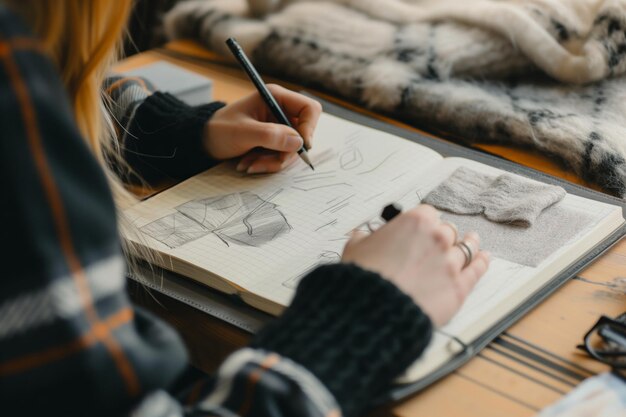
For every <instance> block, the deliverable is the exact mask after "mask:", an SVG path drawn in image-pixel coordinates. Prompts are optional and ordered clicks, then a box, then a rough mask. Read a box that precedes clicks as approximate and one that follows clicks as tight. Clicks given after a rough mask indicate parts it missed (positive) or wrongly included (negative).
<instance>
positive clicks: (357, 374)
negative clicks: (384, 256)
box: [252, 264, 432, 416]
mask: <svg viewBox="0 0 626 417" xmlns="http://www.w3.org/2000/svg"><path fill="white" fill-rule="evenodd" d="M431 335H432V324H431V321H430V319H429V318H428V316H426V314H424V313H423V312H422V310H421V309H420V308H419V307H418V306H417V305H416V304H415V303H414V302H413V301H412V299H411V298H410V297H409V296H407V295H406V294H405V293H403V292H402V291H401V290H399V289H398V288H397V287H396V286H394V285H393V284H391V283H390V282H388V281H387V280H384V279H382V278H381V277H380V276H379V275H378V274H375V273H373V272H368V271H365V270H363V269H361V268H359V267H358V266H355V265H345V264H340V265H332V266H323V267H320V268H318V269H317V270H315V271H314V272H313V273H311V274H310V275H308V276H307V277H306V278H304V279H303V281H302V282H301V283H300V285H299V287H298V291H297V293H296V295H295V298H294V299H293V302H292V304H291V306H290V307H289V308H288V309H287V310H286V311H285V312H284V314H283V315H282V316H281V317H280V318H279V319H277V320H276V321H274V322H273V323H271V324H270V325H268V326H267V327H266V328H265V329H264V330H263V331H262V332H261V333H260V334H259V335H258V336H257V337H256V339H255V340H254V342H253V344H252V346H253V347H256V348H260V349H263V350H267V351H272V352H276V353H278V354H280V355H283V356H286V357H288V358H290V359H291V360H293V361H294V362H296V363H298V364H300V365H302V366H304V367H305V368H307V369H308V370H310V371H311V372H312V373H313V374H314V375H315V376H316V377H317V378H318V379H319V380H320V381H321V382H322V383H323V384H324V385H325V386H326V387H327V388H328V390H329V391H330V392H331V393H332V394H333V396H334V397H335V399H336V400H337V403H338V404H339V406H340V407H341V409H342V412H343V414H344V415H345V416H354V415H357V414H358V413H359V412H361V411H363V409H364V408H365V407H367V405H368V403H369V402H370V400H371V399H372V398H373V397H375V396H377V395H380V394H381V393H383V392H384V390H385V389H387V388H388V387H389V385H390V383H391V382H392V380H393V379H394V378H395V377H396V376H398V375H399V374H400V373H401V372H402V371H404V370H405V369H406V368H407V367H408V366H409V365H410V364H411V363H412V362H413V361H414V360H415V359H417V358H418V357H419V356H420V355H421V353H422V352H423V351H424V349H425V348H426V346H427V345H428V343H429V342H430V338H431Z"/></svg>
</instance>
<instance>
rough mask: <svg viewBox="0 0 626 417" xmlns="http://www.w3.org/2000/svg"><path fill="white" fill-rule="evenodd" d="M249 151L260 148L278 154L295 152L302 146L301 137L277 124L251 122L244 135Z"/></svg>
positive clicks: (290, 129) (292, 130)
mask: <svg viewBox="0 0 626 417" xmlns="http://www.w3.org/2000/svg"><path fill="white" fill-rule="evenodd" d="M246 136H247V138H246V139H247V140H246V142H248V144H247V145H248V147H249V148H250V149H252V148H256V147H261V148H265V149H270V150H273V151H278V152H285V153H293V152H297V151H298V149H300V147H301V146H302V144H303V140H302V137H301V136H300V134H299V133H298V132H296V131H295V130H294V129H292V128H290V127H289V126H284V125H280V124H277V123H263V122H257V121H255V122H253V123H252V124H251V126H250V131H249V133H248V134H247V135H246Z"/></svg>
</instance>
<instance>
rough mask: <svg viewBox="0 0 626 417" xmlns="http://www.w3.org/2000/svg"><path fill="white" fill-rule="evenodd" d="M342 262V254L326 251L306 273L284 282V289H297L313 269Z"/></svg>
mask: <svg viewBox="0 0 626 417" xmlns="http://www.w3.org/2000/svg"><path fill="white" fill-rule="evenodd" d="M339 261H341V254H340V253H337V252H335V251H332V250H324V251H322V253H320V254H319V255H318V257H317V262H315V263H312V264H311V265H310V266H309V267H308V268H306V272H304V273H302V274H300V275H296V276H294V277H291V278H289V279H288V280H287V281H283V283H282V285H283V287H287V288H290V289H292V290H293V289H295V288H296V287H297V286H298V284H299V283H300V281H301V280H302V278H304V276H305V275H306V274H308V273H309V272H310V271H312V270H313V268H317V267H318V266H322V265H328V264H334V263H337V262H339Z"/></svg>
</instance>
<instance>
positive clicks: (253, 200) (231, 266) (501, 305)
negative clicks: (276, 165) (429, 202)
mask: <svg viewBox="0 0 626 417" xmlns="http://www.w3.org/2000/svg"><path fill="white" fill-rule="evenodd" d="M309 156H310V157H311V160H312V162H313V164H314V165H315V168H316V169H315V171H311V169H310V168H308V167H307V166H306V165H305V164H304V163H302V162H301V161H297V162H295V163H294V164H293V165H292V166H291V167H289V168H288V169H286V170H285V171H283V172H281V173H278V174H274V175H265V176H246V175H243V174H240V173H237V172H236V171H235V170H234V168H233V165H232V164H226V163H225V164H222V165H219V166H217V167H215V168H213V169H211V170H208V171H206V172H203V173H201V174H198V175H196V176H195V177H193V178H190V179H188V180H186V181H184V182H183V183H181V184H179V185H177V186H175V187H173V188H170V189H168V190H166V191H164V192H162V193H160V194H158V195H156V196H154V197H152V198H150V199H149V200H147V201H144V202H141V203H139V204H138V205H136V206H134V207H132V208H130V209H129V210H127V211H126V214H127V216H128V217H129V218H130V219H131V220H132V221H133V223H134V224H135V225H136V226H137V227H138V228H139V230H140V233H139V234H138V235H137V236H128V237H127V238H128V239H130V240H133V241H134V242H135V243H138V244H140V245H145V246H148V247H149V248H151V249H153V250H156V251H157V252H158V253H159V255H160V256H158V257H157V262H158V264H159V265H160V266H161V267H163V268H165V269H169V270H172V271H175V272H177V273H178V274H180V275H183V276H186V277H189V278H191V279H193V280H195V281H197V282H200V283H202V284H205V285H208V286H210V287H213V288H214V289H217V290H219V291H222V292H226V293H231V294H232V293H234V294H238V295H239V296H240V297H241V299H243V300H244V301H245V302H246V303H248V304H250V305H252V306H254V307H256V308H258V309H260V310H263V311H265V312H268V313H271V314H274V315H276V314H279V313H280V312H281V311H282V309H283V308H284V307H285V306H286V305H288V304H289V302H290V300H291V298H292V296H293V294H294V291H295V288H296V286H297V284H298V282H299V280H300V279H301V278H302V277H303V276H304V275H305V274H306V273H307V271H309V270H311V269H312V268H315V267H316V266H317V265H320V264H325V263H332V262H338V261H339V259H340V254H341V252H342V248H343V246H344V245H345V242H346V241H347V239H348V235H349V233H350V232H351V231H352V230H354V229H355V228H359V227H363V225H364V224H365V223H366V222H368V221H373V222H376V221H378V219H377V218H378V215H379V214H380V212H381V209H382V208H383V207H384V206H385V205H386V204H388V203H390V202H400V204H401V205H402V206H403V207H404V208H409V207H411V206H414V205H416V204H419V202H420V201H421V199H422V198H424V197H425V196H427V195H428V194H429V192H430V191H431V190H433V189H434V188H435V187H437V186H438V185H439V184H440V183H441V182H443V181H445V180H446V179H447V178H449V177H450V175H451V174H452V173H454V172H455V171H456V170H457V169H458V168H459V167H466V168H470V169H471V170H473V171H474V172H478V173H483V174H489V175H493V176H497V175H499V174H501V173H502V172H503V171H500V170H498V169H497V168H494V167H492V166H488V165H486V164H482V163H479V162H476V161H473V160H470V159H464V158H458V157H451V158H444V157H443V156H442V155H440V154H439V153H437V152H435V151H434V150H432V149H430V148H428V147H425V146H421V145H419V144H416V143H414V142H411V141H408V140H405V139H402V138H400V137H398V136H394V135H392V134H389V133H385V132H383V131H381V130H376V129H373V128H370V127H366V126H364V125H362V124H359V123H354V122H351V121H348V120H345V119H343V118H339V117H335V116H332V115H330V114H328V113H324V114H323V115H322V117H321V120H320V122H319V125H318V128H317V131H316V134H315V141H314V148H313V149H312V150H311V151H310V152H309ZM528 181H532V180H528ZM551 210H553V211H552V212H551V213H552V216H553V220H554V218H555V216H556V218H557V220H558V219H560V218H561V217H559V216H562V220H563V222H562V223H558V222H557V225H556V226H555V222H554V221H552V222H548V223H545V224H541V225H540V226H531V228H530V229H532V228H533V227H540V229H535V230H534V231H533V232H529V230H530V229H527V230H525V231H524V232H523V233H526V235H525V237H524V236H521V237H520V238H517V237H514V238H513V239H511V240H510V242H508V243H507V242H504V243H502V242H498V246H499V247H498V248H489V247H488V245H487V249H490V250H492V252H494V253H495V257H494V259H493V261H492V263H491V266H490V269H489V271H488V272H487V274H486V275H485V276H484V277H483V278H482V280H481V281H480V282H479V284H478V285H477V287H476V288H475V290H474V291H473V292H472V294H471V295H470V296H469V298H468V299H467V301H466V302H465V304H464V305H463V307H462V309H461V311H460V313H459V314H458V315H457V316H456V317H455V318H454V319H453V320H452V321H451V322H450V323H449V324H448V325H446V326H445V327H443V328H442V329H439V330H437V331H436V333H435V336H434V338H433V341H432V343H431V345H430V346H429V348H428V349H427V351H426V352H425V354H424V355H423V356H422V358H421V359H420V360H418V361H417V362H416V363H415V364H414V365H413V366H412V367H411V368H410V369H409V370H407V372H406V374H405V375H404V376H403V377H402V378H401V381H402V382H409V381H416V380H420V379H423V378H424V377H426V376H428V375H430V374H433V373H434V372H435V371H436V370H437V369H440V368H441V367H443V366H444V365H445V364H446V363H447V362H448V361H449V360H451V358H454V357H456V356H458V355H459V354H460V353H461V352H462V351H463V350H465V349H466V348H467V346H470V345H472V344H473V343H474V342H475V341H477V340H480V339H481V338H484V336H485V334H486V332H488V331H492V330H493V329H494V326H496V325H497V324H498V323H502V322H503V320H505V319H506V317H507V316H509V315H511V314H513V313H514V312H516V311H517V312H519V311H520V307H521V306H523V305H524V304H525V303H528V302H529V300H530V299H531V298H533V297H536V296H537V293H538V292H539V291H540V290H541V289H543V288H546V287H548V286H549V285H550V282H551V281H553V280H555V279H556V277H558V276H559V275H560V274H562V273H563V271H564V270H566V269H567V268H569V267H571V265H573V264H575V263H576V262H577V261H579V260H580V259H582V258H583V257H584V256H586V255H588V254H589V252H590V251H592V250H593V249H594V248H595V247H597V245H599V244H600V243H601V242H603V241H606V239H607V238H608V237H609V236H610V235H615V234H616V233H618V230H619V229H620V228H622V230H623V225H624V218H623V214H622V208H621V207H620V206H619V205H617V204H615V205H612V204H608V203H606V202H600V201H596V200H594V199H588V198H583V197H580V196H577V195H574V194H571V193H569V194H567V195H566V196H565V197H564V198H563V199H562V200H561V201H560V202H558V203H557V204H555V205H554V207H552V208H551ZM541 216H543V214H542V215H540V218H541ZM455 219H456V220H457V221H458V220H459V219H458V218H455ZM550 227H552V228H553V230H550ZM478 231H479V232H481V230H478ZM487 232H488V233H492V234H493V233H494V232H493V230H491V231H487ZM496 232H497V230H496ZM520 233H522V232H520ZM555 235H558V239H557V240H556V245H557V246H555V240H554V236H555ZM542 236H543V237H545V239H546V243H545V245H544V246H542V250H541V251H539V252H540V253H539V254H538V255H537V254H536V255H537V256H535V257H534V258H532V259H530V260H528V259H522V260H520V259H519V258H518V257H516V256H515V254H516V253H520V251H524V250H525V248H530V247H531V246H533V245H535V244H536V245H540V246H541V245H542V244H543V243H542V242H541V240H542ZM559 239H560V240H559ZM507 245H509V247H507ZM493 249H496V250H495V251H494V250H493ZM535 252H537V251H535ZM375 302H376V300H372V303H375ZM493 337H494V336H491V338H493Z"/></svg>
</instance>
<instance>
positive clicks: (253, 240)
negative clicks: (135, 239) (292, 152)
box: [141, 190, 291, 249]
mask: <svg viewBox="0 0 626 417" xmlns="http://www.w3.org/2000/svg"><path fill="white" fill-rule="evenodd" d="M281 191H282V190H278V191H276V192H275V193H274V194H272V195H271V196H269V197H268V198H266V199H263V198H261V197H259V196H258V195H257V194H254V193H250V192H242V193H233V194H227V195H223V196H218V197H209V198H204V199H198V200H191V201H188V202H186V203H184V204H181V205H180V206H178V207H176V211H177V212H176V213H174V214H170V215H168V216H165V217H162V218H160V219H158V220H156V221H154V222H152V223H149V224H148V225H146V226H144V227H142V228H141V231H142V232H144V233H145V234H147V235H148V236H151V237H153V238H154V239H156V240H158V241H160V242H161V243H163V244H165V245H167V246H168V247H170V248H172V249H174V248H177V247H180V246H182V245H184V244H186V243H189V242H191V241H193V240H196V239H199V238H201V237H204V236H207V235H208V234H211V233H212V234H214V235H215V236H217V237H218V238H219V239H220V240H221V241H222V242H224V244H226V245H227V246H230V244H235V245H242V246H252V247H260V246H263V245H264V244H266V243H268V242H271V241H272V240H274V239H276V238H278V237H279V236H281V235H283V234H285V233H287V232H289V231H290V230H291V226H290V225H289V222H288V221H287V218H286V217H285V215H284V214H283V213H282V212H281V211H280V210H279V209H278V206H277V205H276V204H274V203H271V202H270V201H271V200H272V199H273V198H275V197H276V196H277V195H278V194H279V193H280V192H281Z"/></svg>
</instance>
